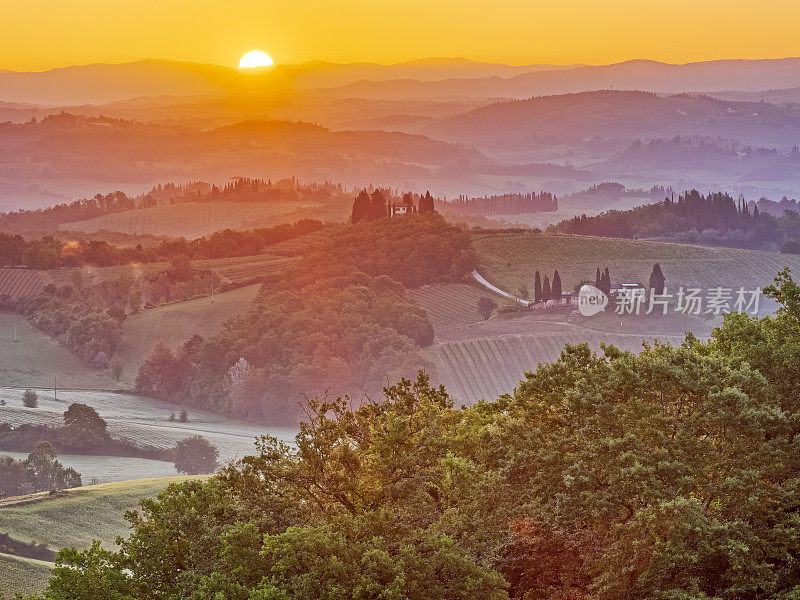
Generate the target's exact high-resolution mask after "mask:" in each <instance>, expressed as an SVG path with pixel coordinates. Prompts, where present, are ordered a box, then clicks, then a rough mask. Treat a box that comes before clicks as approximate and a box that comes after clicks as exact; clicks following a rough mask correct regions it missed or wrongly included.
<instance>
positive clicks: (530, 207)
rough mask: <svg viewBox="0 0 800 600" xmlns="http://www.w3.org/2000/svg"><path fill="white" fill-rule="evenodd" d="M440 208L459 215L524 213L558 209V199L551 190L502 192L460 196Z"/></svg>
mask: <svg viewBox="0 0 800 600" xmlns="http://www.w3.org/2000/svg"><path fill="white" fill-rule="evenodd" d="M439 208H440V210H442V211H444V212H447V213H455V214H459V215H483V216H486V215H522V214H527V213H540V212H554V211H557V210H558V199H557V198H556V197H555V196H554V195H553V194H551V193H550V192H539V193H538V194H537V193H536V192H530V193H528V194H502V195H499V196H484V197H483V198H470V197H468V196H459V197H458V198H457V199H455V200H450V201H448V202H440V203H439Z"/></svg>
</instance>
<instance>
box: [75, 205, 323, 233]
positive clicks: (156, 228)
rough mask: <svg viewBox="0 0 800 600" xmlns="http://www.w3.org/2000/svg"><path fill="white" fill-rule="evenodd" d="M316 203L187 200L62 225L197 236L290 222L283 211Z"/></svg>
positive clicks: (78, 228) (90, 231)
mask: <svg viewBox="0 0 800 600" xmlns="http://www.w3.org/2000/svg"><path fill="white" fill-rule="evenodd" d="M311 206H313V204H310V203H307V202H306V203H304V202H185V203H180V204H166V205H164V206H153V207H151V208H139V209H136V210H129V211H125V212H120V213H111V214H108V215H103V216H100V217H95V218H93V219H87V220H85V221H73V222H71V223H65V224H64V225H62V228H63V229H69V230H71V231H83V232H86V233H92V232H95V231H100V230H106V231H119V232H122V233H130V234H145V233H146V234H151V235H156V236H159V235H167V236H170V237H186V238H197V237H202V236H204V235H207V234H209V233H214V232H215V231H222V230H223V229H252V228H254V227H269V226H272V225H278V224H280V223H283V222H286V219H285V218H282V215H287V214H290V213H293V212H295V211H297V210H300V209H303V208H308V207H311Z"/></svg>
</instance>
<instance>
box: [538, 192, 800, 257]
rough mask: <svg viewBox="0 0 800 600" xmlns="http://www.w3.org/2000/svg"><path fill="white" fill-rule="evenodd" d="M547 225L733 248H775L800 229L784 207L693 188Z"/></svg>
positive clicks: (562, 230)
mask: <svg viewBox="0 0 800 600" xmlns="http://www.w3.org/2000/svg"><path fill="white" fill-rule="evenodd" d="M548 230H549V231H555V232H559V233H571V234H578V235H598V236H606V237H619V238H662V239H674V240H677V241H683V242H697V243H707V244H713V245H722V246H731V247H738V248H765V249H777V248H778V247H780V245H781V243H782V242H783V241H784V240H786V239H788V238H794V237H798V235H800V215H797V213H791V212H787V213H785V214H784V216H783V217H780V218H777V217H773V216H771V215H767V214H763V213H760V212H759V210H758V207H757V206H756V207H754V209H753V210H752V212H751V210H750V208H749V206H748V204H747V203H746V202H745V201H744V200H743V199H740V200H739V201H738V202H737V201H735V200H734V199H733V198H732V197H731V196H729V195H728V194H726V193H722V192H717V193H713V194H709V195H707V196H704V195H702V194H701V193H700V192H698V191H697V190H692V191H689V192H685V193H684V194H682V195H680V196H679V197H678V200H671V199H670V198H666V199H665V200H664V201H663V202H659V203H656V204H649V205H644V206H638V207H636V208H633V209H631V210H626V211H618V210H610V211H607V212H604V213H602V214H600V215H597V216H594V217H587V216H586V215H582V216H580V217H575V218H573V219H569V220H567V221H562V222H560V223H558V224H556V225H552V226H551V227H550V228H548Z"/></svg>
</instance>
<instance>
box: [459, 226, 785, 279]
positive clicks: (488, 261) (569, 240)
mask: <svg viewBox="0 0 800 600" xmlns="http://www.w3.org/2000/svg"><path fill="white" fill-rule="evenodd" d="M473 244H474V247H475V249H476V252H477V254H478V258H479V262H480V267H479V269H478V270H479V271H480V273H481V275H483V276H484V277H485V278H486V279H487V280H488V281H489V282H490V283H492V284H494V285H496V286H498V287H500V288H501V289H504V290H516V289H519V287H520V286H521V285H523V284H527V285H528V286H529V287H531V286H532V282H533V276H534V273H535V272H536V271H537V270H538V271H541V272H542V274H543V275H544V274H545V273H547V274H550V275H552V273H553V271H555V270H556V269H558V271H559V274H560V275H561V281H562V284H563V289H564V290H571V289H572V288H573V287H574V286H575V285H577V284H578V283H580V282H581V281H586V280H588V281H594V276H595V269H596V268H597V267H600V268H601V269H603V268H604V267H606V266H608V267H609V268H610V270H611V279H612V281H628V282H638V283H643V284H645V285H646V284H647V283H648V281H649V279H648V278H649V276H650V271H651V270H652V268H653V265H654V264H655V263H660V264H661V268H662V270H663V272H664V275H665V276H666V278H667V287H668V288H672V289H675V288H677V287H678V286H681V285H682V286H687V287H700V288H704V289H706V288H711V287H717V286H722V287H731V288H734V289H738V288H739V287H740V286H743V287H744V288H745V289H754V288H756V287H763V286H765V285H768V284H770V283H772V279H773V277H774V276H775V275H776V274H777V272H778V271H779V270H780V269H781V268H782V267H784V266H788V267H790V268H792V269H793V270H794V271H795V272H797V271H798V270H799V269H800V256H795V255H787V254H777V253H774V252H762V251H758V250H738V249H734V248H709V247H704V246H690V245H684V244H671V243H664V242H652V241H646V240H623V239H613V238H600V237H581V236H570V235H549V234H538V235H537V234H519V235H517V234H488V235H482V236H477V237H476V238H475V240H474V242H473Z"/></svg>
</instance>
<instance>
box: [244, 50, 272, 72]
mask: <svg viewBox="0 0 800 600" xmlns="http://www.w3.org/2000/svg"><path fill="white" fill-rule="evenodd" d="M272 64H273V63H272V58H270V56H269V54H267V53H266V52H262V51H261V50H251V51H250V52H248V53H247V54H245V55H244V56H242V58H240V59H239V68H240V69H256V68H258V67H271V66H272Z"/></svg>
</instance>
